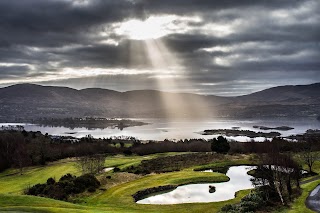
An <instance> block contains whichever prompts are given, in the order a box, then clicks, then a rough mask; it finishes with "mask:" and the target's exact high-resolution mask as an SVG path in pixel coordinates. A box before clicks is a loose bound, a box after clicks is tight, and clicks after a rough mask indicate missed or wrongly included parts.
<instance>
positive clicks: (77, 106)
mask: <svg viewBox="0 0 320 213" xmlns="http://www.w3.org/2000/svg"><path fill="white" fill-rule="evenodd" d="M319 94H320V83H317V84H311V85H299V86H281V87H274V88H270V89H266V90H263V91H260V92H256V93H252V94H249V95H245V96H238V97H219V96H213V95H208V96H204V95H197V94H189V93H169V92H161V91H156V90H136V91H128V92H117V91H113V90H107V89H100V88H90V89H83V90H76V89H71V88H68V87H54V86H40V85H35V84H17V85H13V86H9V87H5V88H0V121H1V122H14V121H20V122H21V121H30V120H32V119H37V118H40V117H49V118H50V117H54V118H59V117H84V116H101V117H168V116H170V117H172V116H177V117H199V116H206V117H210V116H218V117H267V116H291V117H292V116H315V117H316V116H317V115H319V114H320V107H319V106H320V95H319Z"/></svg>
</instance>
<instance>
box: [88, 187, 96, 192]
mask: <svg viewBox="0 0 320 213" xmlns="http://www.w3.org/2000/svg"><path fill="white" fill-rule="evenodd" d="M95 191H96V188H95V187H93V186H90V187H89V188H88V192H90V193H92V192H95Z"/></svg>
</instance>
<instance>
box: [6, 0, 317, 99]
mask: <svg viewBox="0 0 320 213" xmlns="http://www.w3.org/2000/svg"><path fill="white" fill-rule="evenodd" d="M319 10H320V2H319V1H318V0H268V1H266V0H237V1H233V0H219V1H218V0H201V1H194V0H170V1H168V0H117V1H114V0H46V1H43V0H23V1H13V0H1V1H0V80H1V82H0V84H2V85H5V84H7V83H6V82H7V81H8V82H10V80H11V82H13V81H12V80H14V82H19V78H20V79H21V81H22V80H23V79H24V78H25V77H30V76H34V77H35V81H42V80H41V79H38V80H37V77H39V76H41V77H45V76H46V75H47V76H54V75H55V74H56V75H59V74H60V73H61V72H62V70H64V68H72V69H75V70H77V69H79V70H80V69H81V68H83V67H90V68H100V69H115V68H116V69H145V70H148V69H149V70H150V69H152V67H153V64H152V60H151V59H150V57H151V56H150V52H148V47H147V44H146V43H145V42H144V41H138V40H130V39H129V38H128V36H126V35H124V34H121V33H119V31H117V29H118V28H119V26H121V23H122V22H125V21H128V20H130V19H132V18H141V19H144V20H146V19H147V18H148V17H151V16H164V15H174V16H175V17H176V19H177V20H175V21H173V22H172V25H175V26H177V27H176V28H172V26H171V28H170V29H169V30H168V32H167V33H166V35H165V36H163V37H161V38H159V39H158V40H155V44H163V45H165V46H166V48H167V49H168V50H169V51H170V52H171V55H172V56H174V58H172V60H173V59H174V60H176V61H179V65H181V66H182V67H184V76H183V78H182V76H180V75H178V77H181V79H184V80H187V82H189V85H188V84H185V83H181V82H183V81H182V80H181V81H179V80H178V82H177V85H178V86H179V88H180V89H181V91H189V90H190V91H191V90H194V91H195V92H199V93H209V94H210V93H217V94H222V95H232V94H245V93H248V92H252V91H256V90H260V89H263V88H266V87H269V86H275V85H282V84H291V83H299V82H301V83H312V82H316V81H320V70H319V69H320V68H319V67H320V63H319V58H320V15H319ZM183 18H185V19H183ZM149 51H150V49H149ZM153 51H157V50H153ZM31 67H32V69H31ZM168 69H169V67H168ZM151 73H152V72H150V74H143V75H141V74H139V75H138V74H137V75H126V74H125V73H119V74H116V75H114V73H113V75H112V76H111V75H107V73H106V75H99V76H98V77H97V76H96V77H91V76H90V75H89V76H86V77H78V76H74V79H69V78H70V76H67V77H66V78H68V79H61V76H59V79H58V78H57V80H51V81H47V82H46V84H56V85H66V86H73V87H77V88H79V87H105V88H113V89H118V90H128V89H135V86H134V85H136V87H137V88H145V89H146V88H156V86H155V85H156V80H155V78H154V76H153V75H152V74H151ZM131 74H132V73H131ZM62 77H63V76H62ZM84 82H87V83H86V84H85V83H84ZM269 82H272V83H269ZM43 83H44V82H43Z"/></svg>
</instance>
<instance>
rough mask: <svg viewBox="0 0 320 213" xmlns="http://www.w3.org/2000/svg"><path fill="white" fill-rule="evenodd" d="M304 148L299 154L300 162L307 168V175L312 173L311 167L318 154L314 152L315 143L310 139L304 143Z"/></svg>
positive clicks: (319, 155)
mask: <svg viewBox="0 0 320 213" xmlns="http://www.w3.org/2000/svg"><path fill="white" fill-rule="evenodd" d="M305 143H306V144H305V146H304V147H303V150H302V153H301V158H302V161H303V162H304V163H305V164H306V165H307V166H308V167H309V173H312V172H313V171H312V166H313V164H314V162H315V161H316V160H318V159H319V157H320V154H319V152H315V151H314V148H315V143H316V141H314V140H313V139H311V138H308V139H307V140H306V142H305Z"/></svg>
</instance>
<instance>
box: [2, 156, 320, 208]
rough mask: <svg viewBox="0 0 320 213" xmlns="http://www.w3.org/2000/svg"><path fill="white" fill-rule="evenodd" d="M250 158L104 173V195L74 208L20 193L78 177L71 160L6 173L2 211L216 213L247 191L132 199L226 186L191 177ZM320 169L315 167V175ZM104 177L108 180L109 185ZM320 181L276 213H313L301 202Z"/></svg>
mask: <svg viewBox="0 0 320 213" xmlns="http://www.w3.org/2000/svg"><path fill="white" fill-rule="evenodd" d="M180 154H184V153H163V154H154V155H148V156H123V155H116V156H110V157H107V160H106V161H105V166H106V167H116V166H117V167H119V168H120V169H122V170H124V169H126V168H129V167H130V166H132V165H135V166H137V165H139V164H140V163H141V161H142V160H146V159H155V158H159V157H167V156H175V155H180ZM250 159H251V158H250V156H248V155H246V156H245V155H234V156H231V155H230V156H226V157H225V158H222V159H217V161H212V162H210V163H207V164H201V165H193V166H190V167H188V168H184V169H182V170H180V171H175V172H167V173H161V174H155V173H151V174H149V175H144V176H142V175H135V174H131V173H126V172H119V173H113V172H112V171H110V172H108V173H103V174H100V175H98V178H99V179H100V180H101V183H102V186H101V188H102V189H103V190H98V191H97V192H95V193H93V194H90V195H89V194H83V195H82V196H78V197H74V198H73V202H74V203H70V202H63V201H58V200H53V199H48V198H42V197H35V196H26V195H23V190H24V189H25V188H26V187H27V186H31V185H34V184H36V183H44V182H45V181H46V180H47V179H48V178H49V177H55V178H56V179H59V178H60V177H61V176H62V175H64V174H66V173H72V174H75V175H80V171H79V169H78V167H77V166H76V163H75V161H74V159H65V160H61V161H57V162H53V163H50V164H48V165H46V166H43V167H30V168H26V169H25V170H24V172H23V174H22V175H20V174H19V172H18V170H15V169H9V170H7V171H5V172H2V173H0V211H1V212H5V211H10V212H59V213H64V212H66V213H67V212H106V211H107V212H120V213H121V212H170V213H171V212H218V211H219V209H220V208H221V207H223V206H224V205H226V204H231V203H237V202H239V201H240V199H241V198H242V197H243V196H245V195H246V194H247V193H248V192H249V190H246V191H240V192H238V193H237V196H236V198H235V199H232V200H229V201H224V202H213V203H194V204H178V205H142V204H136V203H135V202H134V200H133V198H132V195H133V194H134V193H135V192H137V191H139V190H142V189H146V188H151V187H155V186H161V185H169V184H175V185H182V184H187V183H199V182H222V181H228V177H227V176H225V175H224V174H222V173H202V172H195V171H194V169H200V168H212V167H221V166H226V165H238V164H249V163H251V161H250ZM319 169H320V164H319V163H317V164H316V165H315V170H316V171H319ZM106 176H111V179H110V180H107V179H106ZM318 183H320V181H314V182H311V183H307V184H304V185H302V188H303V194H302V195H301V196H300V197H299V198H298V199H297V200H296V201H295V202H294V203H293V204H292V206H291V207H290V209H287V208H286V209H282V210H279V211H278V212H283V213H284V212H311V211H308V210H307V209H306V207H305V205H304V200H305V198H306V197H307V195H308V193H309V191H311V190H312V189H313V188H314V187H315V186H316V185H317V184H318Z"/></svg>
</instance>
